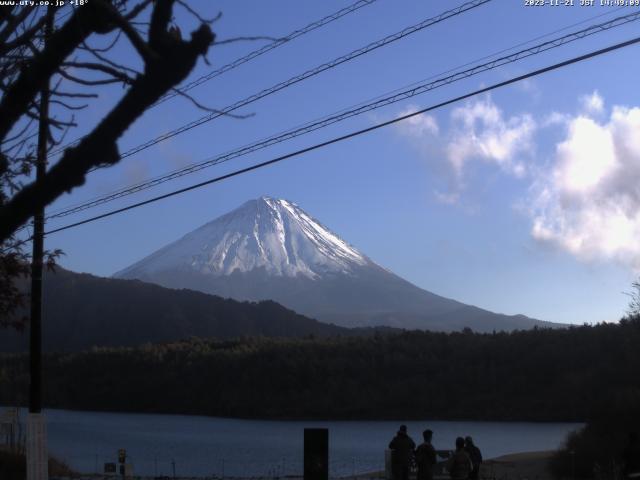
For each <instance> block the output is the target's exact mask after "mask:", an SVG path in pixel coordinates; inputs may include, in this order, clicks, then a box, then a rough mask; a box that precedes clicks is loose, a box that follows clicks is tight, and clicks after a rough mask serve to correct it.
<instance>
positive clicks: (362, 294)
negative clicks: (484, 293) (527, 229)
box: [114, 197, 557, 332]
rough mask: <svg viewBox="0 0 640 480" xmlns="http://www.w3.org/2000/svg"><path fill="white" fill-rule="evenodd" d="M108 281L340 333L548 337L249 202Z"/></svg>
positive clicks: (300, 216)
mask: <svg viewBox="0 0 640 480" xmlns="http://www.w3.org/2000/svg"><path fill="white" fill-rule="evenodd" d="M114 277H116V278H125V279H139V280H142V281H146V282H151V283H156V284H159V285H162V286H164V287H169V288H187V289H192V290H199V291H202V292H205V293H210V294H215V295H220V296H223V297H230V298H233V299H236V300H252V301H258V300H274V301H276V302H278V303H281V304H282V305H284V306H286V307H288V308H291V309H293V310H295V311H297V312H298V313H302V314H304V315H307V316H311V317H314V318H316V319H318V320H320V321H324V322H331V323H335V324H337V325H341V326H346V327H368V326H391V327H399V328H411V329H426V330H440V331H452V330H459V329H461V328H464V327H469V328H471V329H473V330H474V331H479V332H486V331H492V330H514V329H526V328H532V327H534V326H543V327H552V326H556V325H557V324H551V323H548V322H542V321H539V320H534V319H531V318H528V317H526V316H524V315H513V316H510V315H502V314H497V313H492V312H489V311H487V310H483V309H480V308H477V307H474V306H470V305H465V304H463V303H460V302H458V301H455V300H451V299H448V298H444V297H441V296H439V295H436V294H434V293H431V292H428V291H426V290H423V289H421V288H418V287H417V286H415V285H413V284H411V283H409V282H408V281H406V280H404V279H402V278H400V277H399V276H397V275H395V274H394V273H392V272H390V271H388V270H387V269H385V268H383V267H381V266H380V265H378V264H376V263H375V262H374V261H372V260H371V259H370V258H368V257H367V256H366V255H364V254H363V253H361V252H359V251H358V250H357V249H355V248H354V247H352V246H351V245H349V244H348V243H347V242H345V241H344V240H342V239H341V238H340V237H339V236H338V235H336V234H335V233H333V232H331V231H330V230H329V229H328V228H327V227H325V226H323V225H322V224H321V223H320V222H318V221H317V220H315V219H314V218H313V217H311V216H310V215H309V214H307V213H306V212H305V211H304V210H302V209H301V208H300V207H298V206H297V205H296V204H294V203H292V202H290V201H287V200H282V199H274V198H270V197H261V198H258V199H255V200H250V201H248V202H246V203H244V204H243V205H241V206H240V207H239V208H237V209H235V210H233V211H231V212H229V213H227V214H226V215H223V216H221V217H219V218H217V219H215V220H213V221H211V222H209V223H207V224H205V225H203V226H201V227H200V228H198V229H196V230H194V231H192V232H191V233H188V234H187V235H185V236H184V237H182V238H181V239H179V240H177V241H175V242H173V243H171V244H169V245H167V246H165V247H163V248H161V249H160V250H158V251H156V252H154V253H152V254H151V255H149V256H147V257H145V258H143V259H142V260H140V261H138V262H136V263H134V264H133V265H131V266H129V267H127V268H125V269H124V270H121V271H119V272H117V273H116V274H115V275H114Z"/></svg>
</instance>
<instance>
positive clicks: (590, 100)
mask: <svg viewBox="0 0 640 480" xmlns="http://www.w3.org/2000/svg"><path fill="white" fill-rule="evenodd" d="M580 104H581V105H582V109H583V110H584V111H585V113H587V114H594V115H597V114H600V113H603V112H604V100H603V98H602V97H601V96H600V94H599V93H598V91H597V90H594V91H593V93H592V94H591V95H583V96H582V97H580Z"/></svg>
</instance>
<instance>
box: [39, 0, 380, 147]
mask: <svg viewBox="0 0 640 480" xmlns="http://www.w3.org/2000/svg"><path fill="white" fill-rule="evenodd" d="M376 1H377V0H358V1H357V2H355V3H352V4H351V5H349V6H348V7H345V8H343V9H341V10H338V11H337V12H334V13H332V14H331V15H327V16H326V17H323V18H321V19H320V20H316V21H315V22H311V23H310V24H308V25H307V26H305V27H303V28H300V29H298V30H294V31H293V32H291V33H289V34H288V35H285V36H284V37H282V38H278V39H277V40H275V41H273V42H271V43H269V44H267V45H264V46H262V47H260V48H258V49H256V50H253V51H251V52H249V53H248V54H246V55H245V56H243V57H240V58H237V59H235V60H233V61H232V62H230V63H227V64H226V65H223V66H222V67H220V68H217V69H216V70H214V71H212V72H210V73H208V74H206V75H203V76H201V77H199V78H197V79H195V80H193V81H192V82H190V83H188V84H186V85H185V86H184V87H181V88H179V89H177V91H172V92H169V93H166V94H165V95H164V96H162V97H160V99H159V100H158V101H157V102H156V103H154V104H153V105H151V107H149V109H151V108H153V107H156V106H157V105H160V104H161V103H164V102H165V101H167V100H169V99H171V98H174V97H175V96H177V95H180V94H181V93H185V92H187V91H189V90H191V89H193V88H195V87H197V86H199V85H202V84H203V83H206V82H208V81H209V80H212V79H214V78H216V77H219V76H220V75H222V74H224V73H227V72H229V71H231V70H233V69H234V68H237V67H239V66H240V65H243V64H245V63H247V62H250V61H251V60H253V59H254V58H257V57H259V56H261V55H264V54H265V53H267V52H270V51H271V50H274V49H276V48H278V47H280V46H282V45H284V44H285V43H288V42H290V41H291V40H294V39H296V38H298V37H301V36H303V35H305V34H307V33H309V32H312V31H313V30H316V29H318V28H320V27H324V26H325V25H328V24H330V23H331V22H334V21H336V20H338V19H340V18H342V17H344V16H345V15H348V14H350V13H353V12H355V11H357V10H360V9H361V8H362V7H366V6H369V5H371V4H373V3H374V2H376ZM214 45H215V44H214ZM84 137H85V136H82V137H79V138H76V139H75V140H73V141H71V142H69V143H67V144H66V145H64V146H62V147H60V148H57V149H55V150H53V151H52V152H51V153H49V156H53V155H57V154H58V153H60V152H62V151H64V150H65V149H67V148H69V147H71V146H73V145H77V144H78V143H80V142H81V141H82V139H83V138H84Z"/></svg>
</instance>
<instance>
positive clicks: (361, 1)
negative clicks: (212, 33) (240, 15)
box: [153, 0, 376, 106]
mask: <svg viewBox="0 0 640 480" xmlns="http://www.w3.org/2000/svg"><path fill="white" fill-rule="evenodd" d="M375 1H376V0H358V1H357V2H355V3H353V4H351V5H349V6H348V7H345V8H343V9H342V10H338V11H337V12H335V13H332V14H331V15H327V16H326V17H324V18H322V19H320V20H318V21H315V22H312V23H310V24H309V25H307V26H306V27H304V28H301V29H299V30H294V31H293V32H291V33H290V34H288V35H286V36H285V37H282V38H278V39H277V40H275V41H274V42H272V43H269V44H268V45H265V46H263V47H261V48H258V49H256V50H253V51H252V52H249V53H248V54H246V55H245V56H244V57H240V58H238V59H236V60H234V61H232V62H230V63H228V64H226V65H224V66H222V67H220V68H218V69H216V70H214V71H212V72H210V73H208V74H206V75H203V76H201V77H200V78H197V79H195V80H193V81H192V82H190V83H188V84H186V85H185V86H184V87H181V88H179V89H178V90H179V92H181V93H185V92H188V91H189V90H191V89H193V88H195V87H197V86H199V85H202V84H203V83H206V82H208V81H209V80H212V79H214V78H215V77H218V76H220V75H222V74H223V73H226V72H228V71H230V70H233V69H234V68H236V67H239V66H240V65H242V64H244V63H247V62H249V61H251V60H253V59H254V58H256V57H259V56H260V55H263V54H265V53H267V52H270V51H271V50H274V49H276V48H278V47H279V46H281V45H284V44H285V43H287V42H290V41H291V40H294V39H296V38H298V37H301V36H302V35H304V34H306V33H309V32H311V31H313V30H315V29H317V28H320V27H323V26H325V25H327V24H329V23H331V22H333V21H335V20H338V19H339V18H341V17H344V16H345V15H348V14H349V13H352V12H355V11H356V10H359V9H360V8H362V7H366V6H368V5H371V4H372V3H374V2H375ZM176 95H179V93H178V92H170V93H167V94H166V95H164V96H163V97H162V98H160V100H158V101H157V102H156V103H155V104H154V105H153V106H155V105H159V104H161V103H162V102H164V101H166V100H169V99H170V98H173V97H175V96H176Z"/></svg>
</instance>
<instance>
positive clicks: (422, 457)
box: [416, 430, 436, 480]
mask: <svg viewBox="0 0 640 480" xmlns="http://www.w3.org/2000/svg"><path fill="white" fill-rule="evenodd" d="M422 438H424V442H422V443H421V444H420V445H419V446H418V448H416V465H417V467H418V478H417V480H433V469H434V467H435V465H436V449H435V448H433V445H431V439H432V438H433V432H432V431H431V430H425V431H424V432H422Z"/></svg>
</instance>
